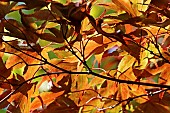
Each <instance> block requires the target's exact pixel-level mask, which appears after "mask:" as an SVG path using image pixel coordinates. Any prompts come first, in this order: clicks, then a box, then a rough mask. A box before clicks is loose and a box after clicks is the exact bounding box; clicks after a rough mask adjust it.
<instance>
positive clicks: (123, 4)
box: [112, 0, 136, 17]
mask: <svg viewBox="0 0 170 113" xmlns="http://www.w3.org/2000/svg"><path fill="white" fill-rule="evenodd" d="M112 2H113V3H114V4H116V5H117V6H118V7H120V9H122V10H124V11H126V12H128V13H129V14H131V15H132V16H133V17H135V16H136V12H135V11H134V9H133V8H132V5H131V3H130V1H129V0H112Z"/></svg>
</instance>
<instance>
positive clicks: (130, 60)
mask: <svg viewBox="0 0 170 113" xmlns="http://www.w3.org/2000/svg"><path fill="white" fill-rule="evenodd" d="M135 61H136V60H135V58H134V57H132V56H131V55H126V56H124V57H123V58H122V60H121V61H120V63H119V65H118V70H119V71H120V72H121V73H123V72H125V71H126V70H127V69H128V68H130V67H132V65H133V64H134V63H135ZM119 74H120V73H118V75H117V76H119Z"/></svg>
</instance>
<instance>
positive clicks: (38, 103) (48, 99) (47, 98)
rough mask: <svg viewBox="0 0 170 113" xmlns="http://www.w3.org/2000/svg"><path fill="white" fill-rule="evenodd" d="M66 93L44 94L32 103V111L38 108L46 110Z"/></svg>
mask: <svg viewBox="0 0 170 113" xmlns="http://www.w3.org/2000/svg"><path fill="white" fill-rule="evenodd" d="M63 93H64V91H61V92H57V93H52V92H43V93H41V94H40V95H39V96H38V97H36V98H35V99H34V100H33V101H32V103H31V110H32V111H34V110H36V109H38V108H41V107H42V108H44V107H45V106H48V105H49V104H50V103H52V102H53V101H54V100H55V99H56V98H58V97H59V96H61V95H62V94H63Z"/></svg>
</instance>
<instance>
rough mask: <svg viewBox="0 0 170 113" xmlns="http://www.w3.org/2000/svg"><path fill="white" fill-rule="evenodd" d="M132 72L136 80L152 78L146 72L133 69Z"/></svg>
mask: <svg viewBox="0 0 170 113" xmlns="http://www.w3.org/2000/svg"><path fill="white" fill-rule="evenodd" d="M133 72H134V74H135V76H136V77H137V79H138V80H140V79H141V78H146V77H151V76H153V75H152V74H151V73H149V72H148V71H146V70H139V69H133Z"/></svg>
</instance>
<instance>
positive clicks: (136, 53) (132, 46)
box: [121, 41, 141, 61]
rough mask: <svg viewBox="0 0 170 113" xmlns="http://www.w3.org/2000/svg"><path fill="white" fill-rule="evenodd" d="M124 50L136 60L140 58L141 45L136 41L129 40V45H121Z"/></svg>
mask: <svg viewBox="0 0 170 113" xmlns="http://www.w3.org/2000/svg"><path fill="white" fill-rule="evenodd" d="M121 48H122V49H123V50H125V51H127V52H128V53H129V54H130V55H132V56H133V57H134V58H136V60H138V61H139V60H140V50H141V47H140V46H138V45H137V44H136V43H134V42H131V41H127V46H124V45H123V46H122V47H121Z"/></svg>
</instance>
